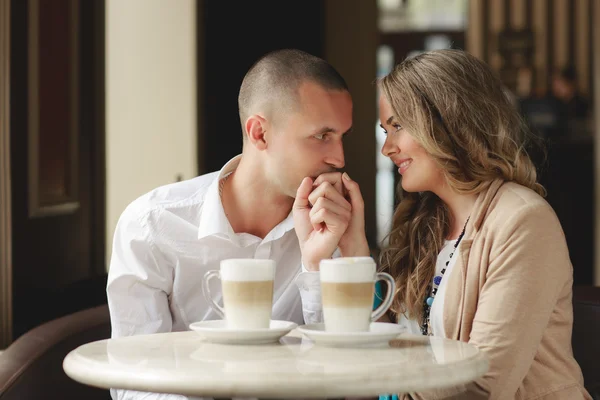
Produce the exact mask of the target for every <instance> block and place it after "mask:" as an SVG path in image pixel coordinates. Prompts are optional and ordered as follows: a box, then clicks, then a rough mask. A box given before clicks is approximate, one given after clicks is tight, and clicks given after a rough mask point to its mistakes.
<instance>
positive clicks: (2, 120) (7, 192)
mask: <svg viewBox="0 0 600 400" xmlns="http://www.w3.org/2000/svg"><path fill="white" fill-rule="evenodd" d="M11 227H12V225H11V182H10V0H0V349H3V348H5V347H7V346H8V345H9V344H10V342H11V341H12V283H13V282H12V240H11V239H12V233H11Z"/></svg>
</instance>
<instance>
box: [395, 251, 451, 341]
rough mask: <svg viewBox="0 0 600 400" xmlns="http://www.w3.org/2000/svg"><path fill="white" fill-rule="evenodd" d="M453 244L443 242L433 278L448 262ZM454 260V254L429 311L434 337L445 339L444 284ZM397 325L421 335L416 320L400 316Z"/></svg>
mask: <svg viewBox="0 0 600 400" xmlns="http://www.w3.org/2000/svg"><path fill="white" fill-rule="evenodd" d="M455 244H456V240H446V241H445V242H444V247H442V250H441V251H440V253H439V254H438V257H437V261H436V263H435V276H439V275H440V274H441V272H442V269H443V268H444V266H445V265H446V261H448V257H449V256H450V253H452V250H454V245H455ZM459 247H460V244H459ZM457 250H458V249H457ZM456 258H457V255H456V254H454V255H453V256H452V259H451V260H450V264H448V268H446V272H444V276H443V277H442V282H440V286H439V287H438V291H437V293H436V295H435V298H434V301H433V305H432V306H431V311H430V312H429V319H430V323H431V330H432V332H433V335H434V336H441V337H446V332H445V331H444V298H445V296H446V282H447V281H448V277H449V276H450V273H451V272H452V270H453V269H454V268H453V267H454V264H455V263H456ZM432 284H433V283H432ZM398 324H400V325H403V326H405V327H406V329H407V332H410V333H412V334H415V335H421V326H420V325H419V322H418V321H416V320H409V319H408V318H406V316H404V315H400V318H398Z"/></svg>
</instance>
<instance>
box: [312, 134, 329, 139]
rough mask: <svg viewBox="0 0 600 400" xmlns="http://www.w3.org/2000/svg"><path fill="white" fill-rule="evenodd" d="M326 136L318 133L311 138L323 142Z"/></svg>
mask: <svg viewBox="0 0 600 400" xmlns="http://www.w3.org/2000/svg"><path fill="white" fill-rule="evenodd" d="M326 136H327V134H326V133H319V134H318V135H315V136H313V137H314V138H315V139H317V140H323V139H325V137H326Z"/></svg>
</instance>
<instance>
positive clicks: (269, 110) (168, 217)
mask: <svg viewBox="0 0 600 400" xmlns="http://www.w3.org/2000/svg"><path fill="white" fill-rule="evenodd" d="M238 102H239V113H240V121H241V124H242V132H243V149H242V154H241V155H239V156H236V157H235V158H233V159H232V160H230V161H229V162H228V163H227V164H225V166H224V167H223V168H222V169H221V171H219V172H213V173H209V174H206V175H203V176H199V177H197V178H194V179H191V180H188V181H184V182H178V183H174V184H171V185H167V186H163V187H159V188H157V189H155V190H153V191H151V192H149V193H147V194H145V195H143V196H141V197H140V198H138V199H137V200H135V201H134V202H132V203H131V204H130V205H129V206H128V207H127V208H126V210H125V211H124V212H123V214H122V215H121V217H120V219H119V222H118V224H117V228H116V231H115V236H114V242H113V254H112V258H111V264H110V271H109V276H108V284H107V295H108V305H109V308H110V314H111V324H112V337H121V336H129V335H138V334H147V333H157V332H171V331H183V330H188V329H189V328H188V326H189V324H191V323H193V322H196V321H201V320H209V319H218V318H219V316H218V315H217V314H216V313H215V312H214V311H213V310H212V309H211V307H210V306H209V305H208V303H207V302H206V300H205V299H204V297H203V296H202V293H201V287H202V277H203V275H204V273H205V272H206V271H208V270H211V269H218V268H219V263H220V261H221V260H223V259H226V258H269V259H273V260H275V261H276V263H277V270H276V275H275V281H274V285H275V287H274V298H273V314H272V315H273V319H278V320H289V321H294V322H296V323H299V324H300V323H303V321H304V318H303V313H302V305H301V298H300V294H299V290H298V287H297V285H298V282H296V280H297V277H298V275H299V274H300V272H301V260H302V256H303V254H302V251H301V248H300V245H299V241H298V237H297V236H296V232H295V231H294V221H293V217H292V213H291V210H292V205H293V203H294V197H295V196H296V192H297V191H298V190H299V189H298V188H299V187H302V188H303V191H302V192H301V193H302V194H303V198H302V201H301V202H300V203H301V204H299V205H298V208H302V210H303V211H304V213H299V215H302V218H301V219H299V221H303V222H304V225H302V226H303V230H302V235H303V241H302V243H303V249H302V250H304V253H305V254H304V256H305V259H306V260H308V264H309V266H307V269H314V268H315V265H314V261H315V260H320V259H322V258H328V257H331V255H332V253H333V252H334V250H335V248H336V246H337V243H338V242H339V241H340V238H341V237H342V235H343V233H344V232H345V231H346V228H347V227H348V224H349V223H350V213H349V212H348V209H349V208H350V203H349V202H348V201H347V200H345V199H344V198H343V197H341V198H340V197H339V196H337V197H334V196H333V194H332V190H333V191H342V186H341V185H340V184H341V182H340V178H341V174H340V173H338V172H334V171H336V170H338V169H341V168H342V167H344V152H343V146H342V138H343V136H344V135H345V134H346V133H347V132H349V131H350V130H351V127H352V99H351V96H350V93H349V91H348V87H347V85H346V83H345V81H344V79H343V78H342V77H341V76H340V75H339V73H338V72H337V71H336V70H335V69H334V68H333V67H332V66H331V65H329V64H328V63H327V62H325V61H324V60H322V59H319V58H317V57H314V56H312V55H309V54H306V53H304V52H301V51H298V50H279V51H275V52H272V53H269V54H267V55H265V56H263V57H262V58H261V59H260V60H258V61H257V62H256V63H255V64H254V65H253V66H252V68H251V69H250V70H249V71H248V73H247V74H246V76H245V78H244V80H243V82H242V85H241V88H240V93H239V99H238ZM306 177H308V178H307V179H305V178H306ZM314 179H316V181H315V182H313V180H314ZM303 180H304V181H303ZM302 182H303V186H301V183H302ZM313 183H316V184H315V185H313ZM313 188H314V190H315V192H316V193H317V194H319V196H320V197H324V198H325V197H326V196H328V197H329V198H332V199H333V200H331V201H330V202H327V201H325V200H321V201H320V202H319V207H318V209H319V210H323V211H320V212H319V213H318V215H316V216H314V218H313V221H312V222H313V223H314V227H317V228H318V229H319V232H317V233H318V234H316V235H312V236H310V232H309V230H310V228H308V227H307V225H306V219H305V218H306V217H307V216H308V214H309V213H310V208H311V207H310V206H311V205H310V204H308V203H307V201H308V193H309V192H312V190H313ZM317 191H318V192H317ZM311 199H312V200H313V201H314V202H315V203H317V199H316V198H314V196H313V198H311ZM326 200H327V199H326ZM361 201H362V199H361ZM313 204H314V203H313ZM340 204H341V205H340ZM315 210H316V207H315ZM344 210H346V211H344ZM309 236H310V237H309ZM342 243H343V241H342ZM312 279H313V281H314V275H313V276H312ZM219 291H220V289H219ZM219 291H217V292H214V293H213V294H215V300H217V301H219V299H220V297H221V296H220V293H219ZM305 292H306V291H305ZM308 295H310V293H309V294H308ZM308 295H307V296H308ZM312 317H314V315H311V310H310V309H308V310H307V318H309V319H311V318H312ZM111 392H112V395H113V398H119V399H125V398H136V397H137V398H149V397H151V398H156V399H158V398H167V397H168V398H176V397H177V398H180V397H179V396H165V395H160V394H147V393H136V392H125V391H111Z"/></svg>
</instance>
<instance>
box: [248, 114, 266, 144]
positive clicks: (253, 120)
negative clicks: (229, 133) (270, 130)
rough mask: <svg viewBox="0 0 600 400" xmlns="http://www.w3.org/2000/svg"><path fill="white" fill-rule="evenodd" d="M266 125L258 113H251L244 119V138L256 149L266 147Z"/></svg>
mask: <svg viewBox="0 0 600 400" xmlns="http://www.w3.org/2000/svg"><path fill="white" fill-rule="evenodd" d="M267 125H268V124H267V120H266V119H265V118H264V117H262V116H260V115H258V114H255V115H251V116H250V117H248V119H247V120H246V138H247V139H248V142H249V143H250V144H252V145H253V146H254V147H256V148H257V149H258V150H264V149H266V148H267V138H266V136H265V134H266V133H267Z"/></svg>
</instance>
